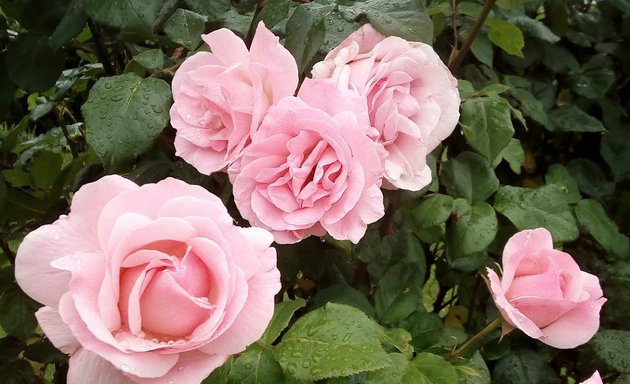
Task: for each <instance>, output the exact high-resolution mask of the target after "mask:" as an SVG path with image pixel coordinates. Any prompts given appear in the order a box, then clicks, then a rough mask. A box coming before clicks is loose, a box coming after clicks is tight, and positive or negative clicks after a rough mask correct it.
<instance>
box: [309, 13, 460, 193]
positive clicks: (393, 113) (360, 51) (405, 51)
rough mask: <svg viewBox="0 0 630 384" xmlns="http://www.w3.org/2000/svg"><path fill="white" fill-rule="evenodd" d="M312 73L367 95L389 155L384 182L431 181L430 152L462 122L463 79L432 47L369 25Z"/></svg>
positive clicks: (413, 184) (415, 185)
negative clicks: (460, 87) (460, 88)
mask: <svg viewBox="0 0 630 384" xmlns="http://www.w3.org/2000/svg"><path fill="white" fill-rule="evenodd" d="M312 74H313V78H333V79H334V81H335V82H336V83H337V84H338V85H339V86H340V87H343V88H349V89H352V90H355V91H356V92H358V93H359V94H361V95H363V96H365V97H366V98H367V103H368V104H367V105H368V110H369V114H370V122H371V124H372V126H373V127H374V128H375V129H374V130H373V131H371V132H370V136H371V137H372V138H373V139H374V140H376V141H377V142H379V143H382V144H383V145H384V146H385V149H386V150H387V152H388V154H389V156H388V157H387V158H386V159H385V181H386V182H384V183H383V185H384V187H387V188H392V189H396V188H401V189H408V190H412V191H417V190H419V189H421V188H422V187H424V186H426V185H428V184H429V183H430V182H431V170H430V169H429V167H428V166H427V162H426V156H427V154H428V153H430V152H431V151H433V150H434V149H435V147H437V145H438V144H439V143H440V142H441V141H442V140H444V139H445V138H446V137H448V135H450V134H451V132H452V131H453V129H454V128H455V126H456V125H457V121H458V120H459V103H460V99H459V92H458V90H457V80H456V79H455V78H454V77H453V76H452V75H451V73H450V72H449V70H448V68H446V66H445V65H444V63H443V62H442V61H441V60H440V58H439V57H438V55H437V54H436V53H435V51H434V50H433V48H431V46H429V45H427V44H424V43H418V42H408V41H406V40H403V39H401V38H399V37H394V36H391V37H385V36H383V35H381V34H380V33H379V32H377V31H376V30H375V29H374V28H373V27H372V26H371V25H370V24H365V25H364V26H363V27H361V28H360V29H359V30H358V31H356V32H354V33H353V34H351V35H350V36H349V37H348V38H347V39H346V40H344V41H343V42H342V43H341V44H340V45H339V46H338V47H337V48H335V49H333V50H332V51H330V53H329V54H328V55H327V56H326V58H325V60H324V61H322V62H319V63H317V64H315V66H314V67H313V71H312Z"/></svg>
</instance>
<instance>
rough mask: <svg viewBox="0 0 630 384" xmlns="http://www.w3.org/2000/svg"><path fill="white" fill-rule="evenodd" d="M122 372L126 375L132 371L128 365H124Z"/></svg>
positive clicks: (121, 368) (121, 367)
mask: <svg viewBox="0 0 630 384" xmlns="http://www.w3.org/2000/svg"><path fill="white" fill-rule="evenodd" d="M120 370H121V371H123V372H124V373H129V371H130V369H129V366H128V365H126V364H122V365H121V366H120Z"/></svg>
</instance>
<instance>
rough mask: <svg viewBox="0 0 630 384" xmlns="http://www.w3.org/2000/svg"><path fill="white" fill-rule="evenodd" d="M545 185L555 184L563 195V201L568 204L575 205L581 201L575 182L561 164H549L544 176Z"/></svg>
mask: <svg viewBox="0 0 630 384" xmlns="http://www.w3.org/2000/svg"><path fill="white" fill-rule="evenodd" d="M545 183H547V184H555V185H557V186H558V187H560V190H562V192H564V194H565V200H566V201H567V203H569V204H575V203H577V202H578V201H580V200H581V199H582V195H580V189H579V188H578V185H577V182H576V181H575V179H574V178H573V176H571V174H570V173H569V170H567V168H566V167H565V166H564V165H562V164H551V166H550V167H549V169H548V170H547V174H546V175H545Z"/></svg>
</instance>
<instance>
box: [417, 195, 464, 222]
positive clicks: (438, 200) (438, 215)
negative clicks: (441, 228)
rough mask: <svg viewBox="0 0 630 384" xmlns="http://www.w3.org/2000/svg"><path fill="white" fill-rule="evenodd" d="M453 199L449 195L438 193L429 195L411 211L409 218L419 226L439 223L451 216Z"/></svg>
mask: <svg viewBox="0 0 630 384" xmlns="http://www.w3.org/2000/svg"><path fill="white" fill-rule="evenodd" d="M453 201H454V200H453V198H452V197H451V196H448V195H442V194H439V193H438V194H435V195H432V196H429V197H427V198H426V199H424V200H423V201H422V203H420V205H418V206H417V207H416V208H414V209H413V210H412V211H411V218H412V220H413V222H414V224H415V225H417V226H418V227H419V228H427V227H432V226H434V225H440V224H442V223H444V222H446V220H448V218H449V217H450V216H451V211H452V210H453Z"/></svg>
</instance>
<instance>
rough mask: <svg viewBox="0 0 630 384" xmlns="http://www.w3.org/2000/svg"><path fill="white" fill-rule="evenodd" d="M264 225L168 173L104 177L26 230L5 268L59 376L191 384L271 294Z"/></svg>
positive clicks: (264, 313)
mask: <svg viewBox="0 0 630 384" xmlns="http://www.w3.org/2000/svg"><path fill="white" fill-rule="evenodd" d="M272 241H273V239H272V236H271V234H269V232H267V231H265V230H263V229H258V228H239V227H236V226H234V225H233V220H232V218H231V217H230V215H229V214H228V213H227V210H226V209H225V207H224V206H223V204H222V203H221V201H220V200H219V198H217V197H216V196H214V195H212V194H211V193H210V192H208V191H207V190H205V189H203V188H201V187H199V186H192V185H189V184H186V183H184V182H182V181H179V180H176V179H172V178H169V179H165V180H163V181H160V182H159V183H157V184H146V185H143V186H140V187H139V186H138V185H136V184H135V183H133V182H131V181H129V180H127V179H124V178H122V177H120V176H106V177H104V178H102V179H100V180H98V181H96V182H94V183H91V184H87V185H84V186H83V187H82V188H81V189H80V190H79V191H78V192H76V193H75V195H74V198H73V200H72V206H71V210H70V213H69V215H68V216H62V217H60V218H59V219H58V220H57V221H55V222H54V223H52V224H50V225H45V226H42V227H40V228H38V229H36V230H35V231H33V232H31V233H30V234H29V235H28V236H26V238H25V239H24V241H23V242H22V244H21V245H20V247H19V249H18V252H17V258H16V267H15V268H16V269H15V275H16V279H17V281H18V283H19V284H20V287H22V289H23V290H24V291H25V292H26V293H28V294H29V295H30V296H31V297H33V298H34V299H35V300H37V301H39V302H40V303H42V304H44V307H42V308H41V309H40V310H39V311H37V313H36V316H37V319H38V321H39V324H40V325H41V327H42V329H43V331H44V333H45V334H46V335H47V336H48V338H49V339H50V340H51V341H52V343H53V344H54V345H55V346H56V347H57V348H59V349H60V350H62V351H63V352H65V353H67V354H70V355H71V358H70V369H69V372H68V383H77V384H83V383H97V384H113V383H121V384H122V383H143V384H148V383H199V382H201V381H202V380H203V379H204V378H205V377H206V376H208V374H209V373H210V372H212V370H213V369H215V368H216V367H218V366H220V365H221V364H223V363H224V362H225V360H226V359H227V357H228V355H230V354H234V353H238V352H241V351H243V350H244V349H245V348H246V347H247V345H249V344H251V343H253V342H254V341H256V340H257V339H258V338H259V337H260V336H261V335H262V333H263V331H264V329H265V327H266V326H267V323H268V322H269V320H270V319H271V316H272V314H273V308H274V295H275V294H276V293H277V292H278V290H279V289H280V273H279V271H278V270H277V268H276V253H275V250H274V249H273V248H270V247H269V245H270V244H271V242H272Z"/></svg>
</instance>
